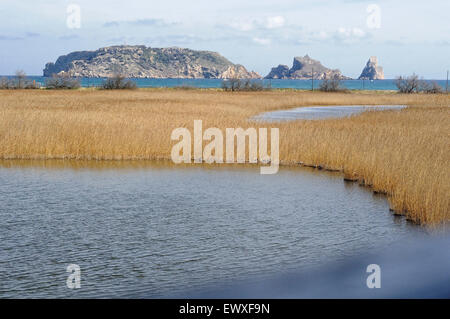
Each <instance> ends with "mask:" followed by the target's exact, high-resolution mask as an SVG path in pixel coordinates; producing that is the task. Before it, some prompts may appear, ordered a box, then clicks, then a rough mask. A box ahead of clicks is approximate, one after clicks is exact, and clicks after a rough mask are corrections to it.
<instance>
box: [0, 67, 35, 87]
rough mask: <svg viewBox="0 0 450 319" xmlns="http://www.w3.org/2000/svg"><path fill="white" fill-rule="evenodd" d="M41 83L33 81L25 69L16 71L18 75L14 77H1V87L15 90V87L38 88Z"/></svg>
mask: <svg viewBox="0 0 450 319" xmlns="http://www.w3.org/2000/svg"><path fill="white" fill-rule="evenodd" d="M38 88H39V83H36V81H34V80H33V81H31V80H29V79H28V78H27V75H26V74H25V72H24V71H22V70H18V71H16V75H15V77H14V78H12V79H8V78H5V77H4V78H2V79H0V89H3V90H15V89H38Z"/></svg>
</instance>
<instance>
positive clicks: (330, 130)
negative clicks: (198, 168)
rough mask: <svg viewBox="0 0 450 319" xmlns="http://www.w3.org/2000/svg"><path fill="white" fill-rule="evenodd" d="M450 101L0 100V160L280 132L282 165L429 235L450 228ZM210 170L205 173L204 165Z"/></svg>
mask: <svg viewBox="0 0 450 319" xmlns="http://www.w3.org/2000/svg"><path fill="white" fill-rule="evenodd" d="M360 104H363V105H370V104H385V105H387V104H406V105H408V106H409V107H408V108H407V109H404V110H401V111H397V110H390V111H381V112H380V111H379V112H365V113H363V114H361V115H357V116H352V117H349V118H342V119H327V120H320V121H294V122H288V123H270V124H267V123H255V122H250V121H249V120H248V119H249V118H250V117H251V116H253V115H256V114H258V113H260V112H265V111H270V110H277V109H286V108H291V107H298V106H306V105H308V106H311V105H360ZM449 106H450V96H449V95H445V94H438V95H431V94H410V95H402V94H397V93H393V92H384V93H383V92H367V91H366V92H351V93H321V92H306V91H293V90H277V91H267V92H223V91H221V90H200V89H198V90H181V89H138V90H132V91H128V90H125V91H102V90H95V89H81V90H75V91H50V90H27V91H23V90H22V91H21V90H3V91H2V90H0V159H3V160H9V159H22V160H29V159H79V160H144V159H150V160H156V159H165V160H170V153H171V148H172V146H173V145H174V144H175V143H176V142H175V141H172V140H171V139H170V136H171V132H172V130H173V129H175V128H177V127H187V128H189V129H190V130H191V132H192V127H193V121H194V120H196V119H201V120H203V128H204V129H206V128H208V127H218V128H221V129H223V130H225V128H227V127H232V128H237V127H242V128H244V129H245V128H248V127H279V129H280V160H281V163H282V164H285V165H299V163H303V164H305V165H315V166H320V167H323V168H325V169H333V170H341V171H343V175H344V176H345V178H346V179H350V180H356V181H359V183H361V184H363V185H366V186H370V187H372V188H373V190H374V191H375V192H380V193H386V194H387V195H388V197H389V200H390V204H391V207H392V209H393V210H394V211H395V212H397V213H399V214H403V215H405V216H406V217H407V218H408V219H410V220H412V221H414V222H416V223H420V224H427V225H437V224H442V223H446V222H448V221H450V196H449V194H450V165H449V161H450V148H449V145H450V135H449V134H450V107H449ZM204 165H208V164H204Z"/></svg>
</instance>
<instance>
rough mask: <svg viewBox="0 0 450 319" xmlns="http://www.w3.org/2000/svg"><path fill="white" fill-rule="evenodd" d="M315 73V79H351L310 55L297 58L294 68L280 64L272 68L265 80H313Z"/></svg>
mask: <svg viewBox="0 0 450 319" xmlns="http://www.w3.org/2000/svg"><path fill="white" fill-rule="evenodd" d="M312 73H313V76H314V79H316V80H323V79H325V78H326V79H332V78H338V79H341V80H349V79H351V78H349V77H346V76H344V75H342V74H341V71H339V70H338V69H334V70H333V69H329V68H327V67H325V66H323V65H322V63H320V61H318V60H314V59H311V58H310V57H309V56H308V55H305V56H304V57H295V58H294V62H293V64H292V68H289V67H288V66H287V65H282V64H280V65H279V66H277V67H274V68H272V70H271V71H270V73H269V74H268V75H267V76H266V77H265V79H299V80H305V79H311V74H312Z"/></svg>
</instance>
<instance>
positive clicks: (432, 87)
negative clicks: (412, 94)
mask: <svg viewBox="0 0 450 319" xmlns="http://www.w3.org/2000/svg"><path fill="white" fill-rule="evenodd" d="M419 89H420V91H421V92H424V93H427V94H440V93H443V92H444V90H443V89H442V87H441V86H440V85H439V84H438V83H437V82H436V81H432V82H427V81H424V80H422V81H420V88H419Z"/></svg>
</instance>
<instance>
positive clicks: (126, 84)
mask: <svg viewBox="0 0 450 319" xmlns="http://www.w3.org/2000/svg"><path fill="white" fill-rule="evenodd" d="M136 87H137V86H136V83H135V82H133V81H131V80H128V79H126V78H125V76H124V75H122V74H115V75H113V76H112V77H110V78H108V79H106V80H105V82H103V84H102V88H103V89H105V90H133V89H136Z"/></svg>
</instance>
